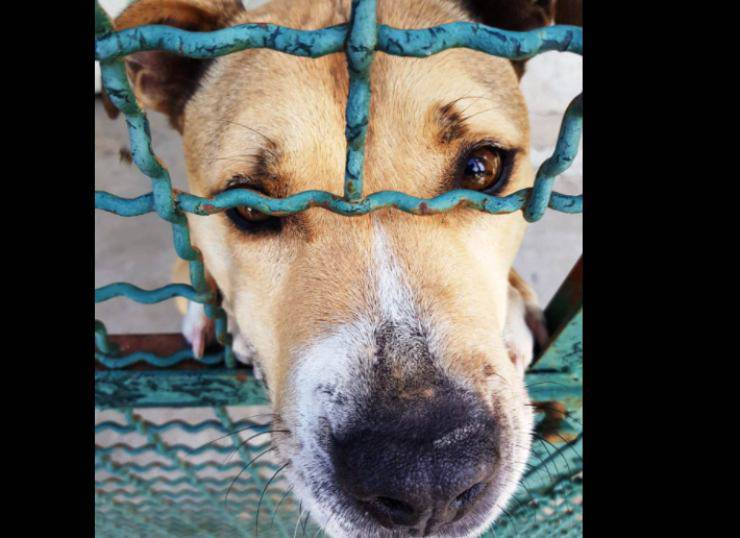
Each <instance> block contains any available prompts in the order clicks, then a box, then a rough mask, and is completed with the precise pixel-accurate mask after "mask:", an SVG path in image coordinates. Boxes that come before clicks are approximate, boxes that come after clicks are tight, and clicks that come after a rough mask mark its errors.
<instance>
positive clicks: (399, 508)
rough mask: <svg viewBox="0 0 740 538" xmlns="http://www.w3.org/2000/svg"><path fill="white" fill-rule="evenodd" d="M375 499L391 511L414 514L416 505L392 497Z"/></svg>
mask: <svg viewBox="0 0 740 538" xmlns="http://www.w3.org/2000/svg"><path fill="white" fill-rule="evenodd" d="M375 501H376V502H377V503H379V504H381V505H382V506H383V507H385V508H386V509H387V510H388V511H389V512H395V513H398V514H403V515H414V507H413V506H411V505H410V504H408V503H405V502H403V501H399V500H398V499H391V498H390V497H378V498H376V499H375Z"/></svg>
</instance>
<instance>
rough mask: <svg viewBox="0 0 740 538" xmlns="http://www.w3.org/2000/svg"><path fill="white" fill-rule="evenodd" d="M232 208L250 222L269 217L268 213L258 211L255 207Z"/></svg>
mask: <svg viewBox="0 0 740 538" xmlns="http://www.w3.org/2000/svg"><path fill="white" fill-rule="evenodd" d="M234 210H235V211H236V212H237V213H238V214H239V216H240V217H241V218H243V219H245V220H248V221H250V222H261V221H264V220H267V219H269V218H270V215H266V214H265V213H260V212H259V211H257V210H256V209H252V208H251V207H246V206H242V207H235V208H234Z"/></svg>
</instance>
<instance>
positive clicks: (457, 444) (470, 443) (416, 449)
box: [332, 399, 496, 536]
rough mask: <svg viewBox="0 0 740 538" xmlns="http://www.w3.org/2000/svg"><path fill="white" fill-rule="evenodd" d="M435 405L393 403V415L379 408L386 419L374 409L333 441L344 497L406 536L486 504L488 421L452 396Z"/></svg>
mask: <svg viewBox="0 0 740 538" xmlns="http://www.w3.org/2000/svg"><path fill="white" fill-rule="evenodd" d="M427 403H428V402H427ZM435 403H436V404H437V405H432V406H431V407H430V406H429V405H426V406H416V405H412V406H406V408H405V409H404V408H403V407H397V408H396V411H395V412H394V413H392V414H393V415H394V416H393V419H392V420H391V417H390V416H388V414H387V413H381V416H382V415H385V419H387V420H386V421H385V425H381V424H380V423H379V422H378V420H377V417H378V415H377V414H376V415H375V420H370V421H363V422H361V423H360V424H361V426H358V427H354V428H351V429H350V431H349V432H348V433H346V434H343V435H339V436H334V439H333V443H332V462H333V464H334V468H335V471H336V477H337V481H338V483H339V486H340V488H341V489H342V491H343V494H344V495H345V496H346V497H347V500H348V501H349V502H350V503H352V504H353V505H354V506H355V507H356V508H357V509H359V510H360V512H361V513H363V514H364V515H365V516H366V517H369V518H371V519H373V520H375V521H377V523H379V524H380V525H382V526H383V527H386V528H390V529H396V530H404V534H406V535H409V536H427V535H429V534H431V533H434V532H437V531H439V530H440V528H441V527H443V526H444V525H445V524H448V523H452V522H454V521H457V520H459V519H461V518H462V517H463V516H464V515H465V514H467V513H468V512H470V511H471V510H472V509H473V508H474V507H475V506H476V505H482V504H486V499H488V500H489V502H492V501H491V499H490V498H491V495H486V492H487V491H488V489H489V483H490V482H491V480H492V477H493V470H494V463H495V454H496V450H495V428H494V425H493V424H492V421H490V420H486V419H481V413H475V412H472V411H473V410H471V409H470V406H469V405H467V404H465V403H463V402H456V401H454V399H453V401H448V402H435ZM486 508H490V507H485V508H483V509H482V510H481V511H485V509H486Z"/></svg>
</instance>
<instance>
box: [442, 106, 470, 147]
mask: <svg viewBox="0 0 740 538" xmlns="http://www.w3.org/2000/svg"><path fill="white" fill-rule="evenodd" d="M459 100H460V99H455V100H454V101H451V102H449V103H447V104H445V105H442V106H440V107H439V108H438V109H437V110H436V113H435V116H436V119H437V124H438V125H439V128H440V131H439V140H440V142H442V143H443V144H449V143H450V142H452V141H453V140H455V139H458V138H461V137H462V136H463V135H464V134H465V125H464V118H463V117H462V114H461V113H460V112H459V111H458V110H457V106H456V105H457V102H458V101H459Z"/></svg>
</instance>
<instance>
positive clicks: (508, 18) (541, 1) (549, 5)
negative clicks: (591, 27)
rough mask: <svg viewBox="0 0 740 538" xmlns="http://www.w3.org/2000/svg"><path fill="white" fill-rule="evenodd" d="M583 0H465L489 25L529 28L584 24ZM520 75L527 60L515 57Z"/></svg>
mask: <svg viewBox="0 0 740 538" xmlns="http://www.w3.org/2000/svg"><path fill="white" fill-rule="evenodd" d="M581 4H582V0H462V5H463V7H465V8H466V9H467V10H468V12H470V14H471V15H472V16H473V17H475V18H477V19H478V20H479V21H480V22H482V23H483V24H485V25H487V26H495V27H496V28H501V29H503V30H513V31H515V32H525V31H527V30H534V29H536V28H541V27H543V26H548V25H550V24H553V23H555V24H580V21H581V15H580V14H581ZM512 64H513V65H514V69H515V70H516V74H517V75H518V76H519V78H521V77H522V75H523V74H524V64H525V61H512Z"/></svg>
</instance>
